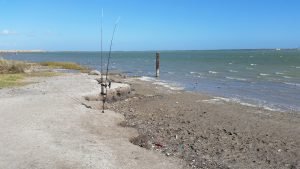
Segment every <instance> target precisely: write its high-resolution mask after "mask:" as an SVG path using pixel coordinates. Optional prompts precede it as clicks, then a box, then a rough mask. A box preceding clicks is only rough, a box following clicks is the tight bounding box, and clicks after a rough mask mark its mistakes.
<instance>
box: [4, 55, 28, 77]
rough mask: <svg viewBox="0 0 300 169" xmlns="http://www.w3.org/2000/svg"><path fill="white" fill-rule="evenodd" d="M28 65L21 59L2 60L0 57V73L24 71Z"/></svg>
mask: <svg viewBox="0 0 300 169" xmlns="http://www.w3.org/2000/svg"><path fill="white" fill-rule="evenodd" d="M28 68H30V65H29V64H27V63H25V62H21V61H11V60H4V59H1V58H0V74H6V73H24V72H25V71H26V69H28Z"/></svg>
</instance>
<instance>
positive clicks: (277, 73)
mask: <svg viewBox="0 0 300 169" xmlns="http://www.w3.org/2000/svg"><path fill="white" fill-rule="evenodd" d="M275 74H276V75H283V74H284V73H282V72H276V73H275Z"/></svg>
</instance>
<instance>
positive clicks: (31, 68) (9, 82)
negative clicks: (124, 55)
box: [0, 59, 89, 88]
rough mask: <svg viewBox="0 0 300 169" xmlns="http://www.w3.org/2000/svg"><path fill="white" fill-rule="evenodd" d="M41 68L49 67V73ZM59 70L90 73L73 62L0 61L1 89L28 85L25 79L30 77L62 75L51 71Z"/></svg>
mask: <svg viewBox="0 0 300 169" xmlns="http://www.w3.org/2000/svg"><path fill="white" fill-rule="evenodd" d="M41 66H46V67H48V68H49V71H47V70H46V71H45V70H41V69H39V67H41ZM58 68H59V69H70V70H78V71H80V72H83V73H86V72H89V69H88V68H87V67H83V66H81V65H79V64H76V63H73V62H42V63H26V62H22V61H12V60H5V59H0V88H4V87H14V86H22V85H25V84H28V82H25V79H26V78H28V77H51V76H58V75H60V74H61V73H57V72H52V71H51V69H58Z"/></svg>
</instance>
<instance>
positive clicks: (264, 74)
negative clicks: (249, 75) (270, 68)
mask: <svg viewBox="0 0 300 169" xmlns="http://www.w3.org/2000/svg"><path fill="white" fill-rule="evenodd" d="M259 75H260V76H269V74H266V73H260V74H259Z"/></svg>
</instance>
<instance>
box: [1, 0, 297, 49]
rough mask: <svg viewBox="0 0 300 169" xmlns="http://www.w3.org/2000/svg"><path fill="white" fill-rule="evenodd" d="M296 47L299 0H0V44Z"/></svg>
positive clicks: (30, 46) (33, 46) (14, 46)
mask: <svg viewBox="0 0 300 169" xmlns="http://www.w3.org/2000/svg"><path fill="white" fill-rule="evenodd" d="M102 8H103V9H104V22H103V24H104V27H103V28H104V45H105V49H107V48H108V45H109V40H110V37H111V34H112V30H113V26H114V23H115V21H116V19H117V18H118V16H120V17H121V21H120V25H119V29H118V31H117V34H116V40H115V41H114V50H202V49H245V48H247V49H249V48H296V47H300V1H299V0H205V1H204V0H151V1H148V0H147V1H146V0H119V1H116V0H102V1H101V0H88V1H87V0H48V1H46V0H43V1H41V0H0V9H1V10H0V49H43V50H76V51H77V50H93V51H95V50H100V17H101V9H102Z"/></svg>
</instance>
